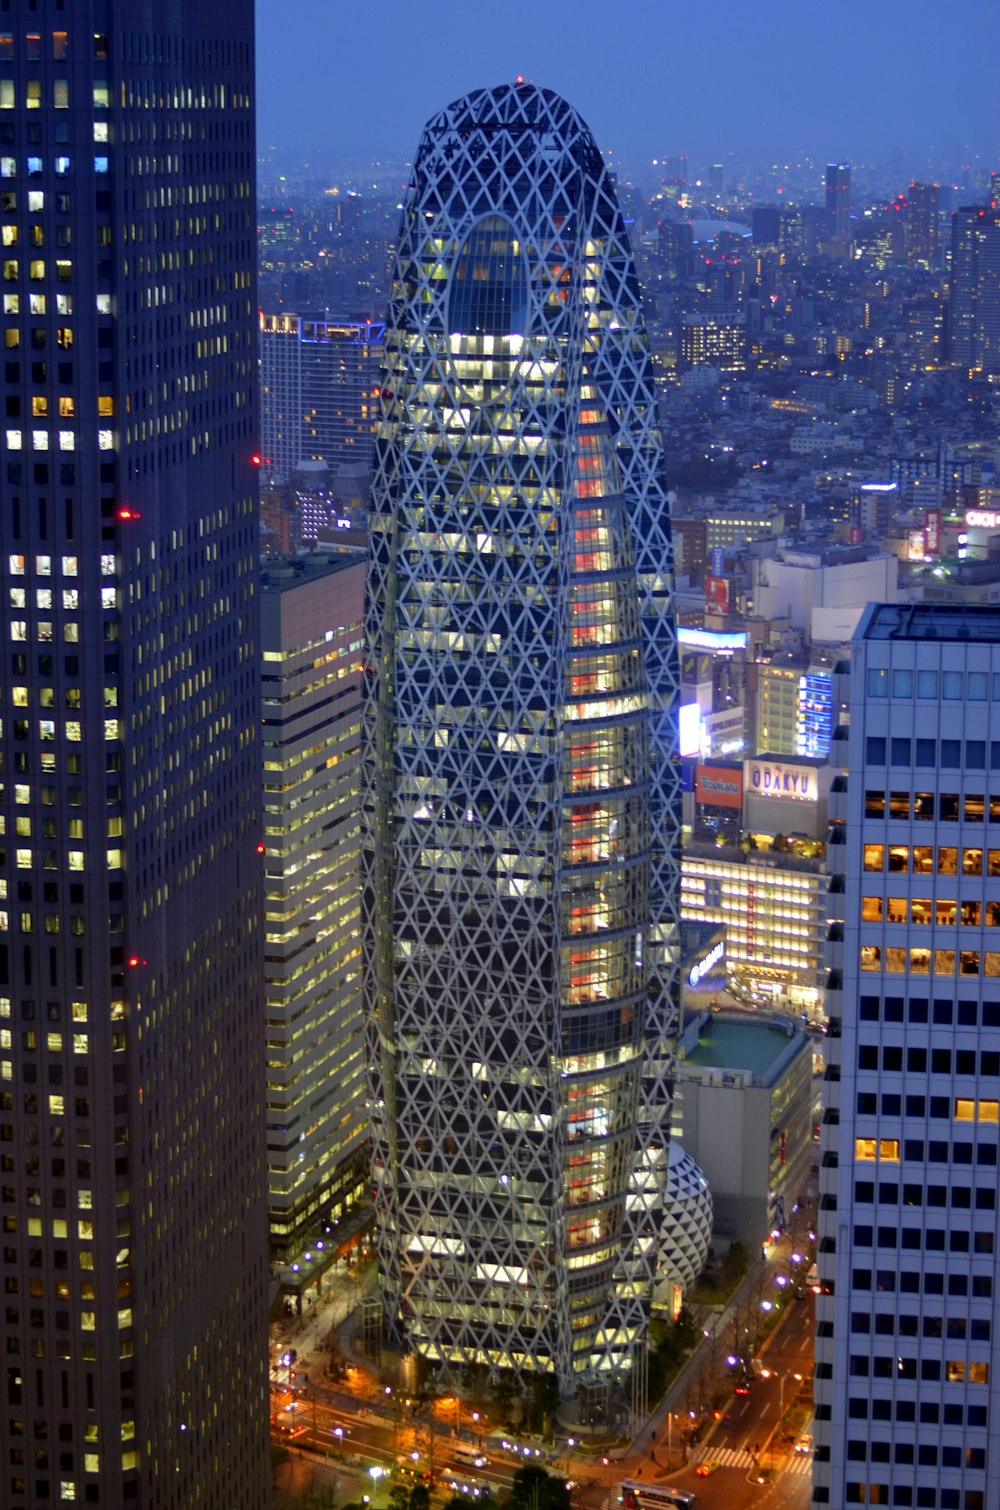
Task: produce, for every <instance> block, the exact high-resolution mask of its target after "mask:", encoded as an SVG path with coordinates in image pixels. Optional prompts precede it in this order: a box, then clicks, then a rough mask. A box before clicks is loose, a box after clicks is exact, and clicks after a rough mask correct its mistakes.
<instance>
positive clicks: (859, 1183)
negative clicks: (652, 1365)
mask: <svg viewBox="0 0 1000 1510" xmlns="http://www.w3.org/2000/svg"><path fill="white" fill-rule="evenodd" d="M850 709H851V724H850V739H849V775H848V782H847V792H846V796H843V797H841V798H840V799H839V801H840V803H841V804H842V806H841V810H840V812H839V813H838V812H837V811H836V810H835V808H834V804H835V802H837V800H838V799H837V798H836V796H835V794H831V799H830V800H831V814H832V815H833V816H834V817H835V818H837V819H840V820H842V819H843V818H845V817H846V823H843V822H839V823H838V827H839V828H840V829H841V837H842V839H843V840H844V842H843V843H842V844H840V845H833V846H831V847H830V850H829V855H830V858H831V861H832V860H833V859H834V857H836V856H839V857H840V859H841V861H842V866H841V877H840V882H839V885H840V886H842V887H843V890H842V892H841V893H840V894H839V895H837V894H835V896H834V898H833V900H835V901H839V902H842V904H843V925H842V928H835V929H834V933H835V934H836V935H837V936H838V940H839V941H837V942H834V944H833V945H832V948H833V950H834V951H835V952H834V955H833V958H832V961H831V963H832V966H833V969H832V971H831V975H830V983H829V989H828V997H829V1009H830V1036H829V1040H828V1050H829V1052H828V1064H827V1070H826V1082H825V1086H824V1092H825V1102H826V1105H825V1110H824V1112H823V1128H822V1152H821V1161H820V1164H821V1168H820V1217H819V1220H820V1252H819V1257H818V1260H817V1262H818V1268H819V1279H820V1285H821V1288H822V1293H821V1294H820V1296H819V1299H818V1303H817V1341H816V1385H815V1395H816V1426H815V1441H816V1462H815V1469H814V1489H813V1503H814V1504H817V1505H831V1506H837V1507H840V1506H842V1505H861V1504H866V1505H913V1506H926V1507H928V1510H930V1507H940V1510H946V1507H951V1506H956V1505H957V1506H961V1507H963V1510H988V1507H990V1506H992V1505H996V1504H1000V1450H998V1448H997V1436H996V1429H995V1428H996V1415H995V1413H996V1409H997V1402H996V1386H997V1380H998V1378H1000V1331H998V1327H997V1320H996V1285H997V1253H996V1246H997V1209H996V1208H997V1139H998V1132H1000V992H998V989H997V987H998V981H1000V927H998V924H1000V848H993V847H992V846H994V845H1000V793H998V792H997V790H996V780H995V774H994V775H993V776H992V777H991V775H990V773H991V772H993V773H995V772H996V771H997V770H998V768H1000V615H998V614H997V613H996V611H995V610H992V609H988V608H986V609H965V608H953V607H950V606H949V607H944V606H941V607H937V606H933V607H932V606H926V605H916V606H898V607H897V606H887V605H875V606H872V607H870V608H868V609H867V610H866V612H865V616H864V618H863V619H862V621H861V623H860V625H859V627H858V631H857V633H856V635H855V638H854V644H853V647H852V654H851V672H850ZM841 935H842V937H841Z"/></svg>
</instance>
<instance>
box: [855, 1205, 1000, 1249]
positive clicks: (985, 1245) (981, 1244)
mask: <svg viewBox="0 0 1000 1510" xmlns="http://www.w3.org/2000/svg"><path fill="white" fill-rule="evenodd" d="M990 1194H992V1196H993V1198H994V1203H995V1201H996V1191H995V1190H994V1191H991V1192H990ZM854 1246H855V1247H856V1248H871V1247H879V1248H885V1249H888V1250H893V1249H896V1248H904V1249H906V1250H907V1251H908V1252H917V1251H919V1250H920V1249H921V1248H924V1249H925V1250H926V1251H927V1252H928V1253H943V1252H944V1251H945V1248H946V1247H947V1249H948V1251H949V1252H951V1253H992V1252H993V1233H992V1232H962V1231H960V1230H958V1229H957V1228H956V1229H954V1230H952V1231H949V1232H944V1231H943V1230H941V1229H939V1228H937V1227H927V1228H921V1227H901V1228H899V1229H898V1230H897V1228H895V1227H888V1226H886V1227H879V1228H877V1229H876V1228H874V1227H870V1226H868V1225H867V1224H863V1223H856V1224H855V1227H854Z"/></svg>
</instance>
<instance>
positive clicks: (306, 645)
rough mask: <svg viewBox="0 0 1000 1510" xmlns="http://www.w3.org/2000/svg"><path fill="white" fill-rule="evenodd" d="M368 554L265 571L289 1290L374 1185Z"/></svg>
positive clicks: (276, 1061)
mask: <svg viewBox="0 0 1000 1510" xmlns="http://www.w3.org/2000/svg"><path fill="white" fill-rule="evenodd" d="M365 565H366V559H365V557H364V556H363V555H362V554H360V553H347V552H345V553H344V554H342V555H336V554H332V553H331V554H320V553H317V555H316V556H315V557H311V558H310V557H307V558H301V557H296V558H295V559H294V560H286V561H275V562H271V563H270V564H269V565H268V569H267V571H266V572H265V574H264V579H263V591H262V602H261V643H262V648H263V656H264V709H263V713H264V724H263V728H264V751H263V754H264V837H265V843H266V845H267V856H266V860H265V873H266V881H265V915H266V925H267V950H266V959H265V967H264V968H265V974H266V978H267V1056H268V1073H267V1161H268V1169H269V1181H270V1207H271V1216H270V1221H271V1254H272V1258H273V1260H274V1261H275V1263H277V1264H280V1265H284V1266H285V1269H286V1272H284V1273H283V1275H282V1278H283V1281H284V1283H285V1284H286V1286H287V1287H288V1288H289V1289H298V1288H300V1287H301V1286H303V1285H308V1284H309V1283H310V1282H311V1281H312V1279H313V1278H314V1277H315V1269H316V1268H317V1267H319V1268H322V1267H323V1265H324V1264H325V1262H326V1260H327V1257H328V1256H329V1254H330V1253H331V1252H332V1251H333V1247H332V1245H331V1244H330V1243H329V1242H327V1243H324V1241H323V1232H324V1228H326V1227H328V1226H331V1225H332V1224H333V1223H336V1224H337V1225H338V1226H339V1225H340V1223H341V1221H342V1219H343V1218H344V1217H346V1216H347V1215H348V1213H349V1211H350V1209H351V1207H352V1206H353V1204H354V1203H355V1201H356V1200H357V1199H358V1197H359V1196H361V1195H363V1194H365V1193H366V1192H367V1185H368V1167H367V1157H366V1134H365V1124H366V1117H367V1111H366V1100H367V1075H366V1069H365V1053H364V1024H363V1019H362V1008H361V921H360V912H361V791H360V783H361V675H362V666H361V661H362V653H361V652H362V616H363V612H364V582H365ZM317 1239H319V1243H320V1246H319V1247H317V1246H316V1240H317ZM304 1250H309V1251H311V1252H312V1253H313V1255H314V1258H313V1260H312V1261H307V1260H306V1259H305V1258H304V1256H303V1254H304ZM293 1262H294V1263H295V1264H296V1265H297V1267H296V1269H294V1270H293V1269H292V1268H291V1264H292V1263H293Z"/></svg>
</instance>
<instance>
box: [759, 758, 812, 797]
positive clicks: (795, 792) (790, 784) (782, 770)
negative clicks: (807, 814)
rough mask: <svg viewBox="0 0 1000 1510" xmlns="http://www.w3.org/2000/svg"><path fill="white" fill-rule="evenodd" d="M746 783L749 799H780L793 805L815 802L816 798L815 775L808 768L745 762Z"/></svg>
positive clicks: (776, 763)
mask: <svg viewBox="0 0 1000 1510" xmlns="http://www.w3.org/2000/svg"><path fill="white" fill-rule="evenodd" d="M746 784H747V792H748V794H749V795H750V796H751V797H783V798H784V799H786V800H788V799H791V801H793V802H816V801H817V800H818V798H819V789H818V787H817V784H816V772H815V770H813V768H812V767H811V766H799V765H786V764H785V763H784V762H783V761H777V760H748V761H747V767H746Z"/></svg>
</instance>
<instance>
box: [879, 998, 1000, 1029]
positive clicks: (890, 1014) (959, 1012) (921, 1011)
mask: <svg viewBox="0 0 1000 1510" xmlns="http://www.w3.org/2000/svg"><path fill="white" fill-rule="evenodd" d="M904 1012H905V1019H904ZM858 1016H859V1017H860V1019H861V1021H862V1022H880V1021H881V1022H903V1021H904V1020H905V1021H906V1022H914V1023H919V1022H933V1023H934V1025H935V1026H936V1027H951V1026H952V1025H953V1024H955V1023H957V1024H958V1026H959V1027H960V1028H979V1027H981V1028H1000V1001H983V1002H979V1001H959V1002H954V1001H949V1000H948V999H947V998H946V997H937V996H936V997H935V998H934V1000H933V1001H929V1000H928V998H927V997H926V996H911V997H910V1000H909V1002H908V1003H907V1002H906V999H905V997H902V996H885V997H878V996H862V997H861V998H860V999H859V1005H858Z"/></svg>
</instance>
